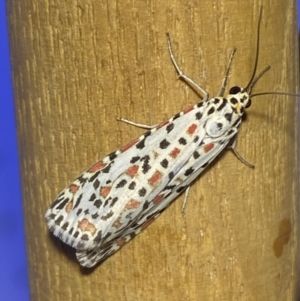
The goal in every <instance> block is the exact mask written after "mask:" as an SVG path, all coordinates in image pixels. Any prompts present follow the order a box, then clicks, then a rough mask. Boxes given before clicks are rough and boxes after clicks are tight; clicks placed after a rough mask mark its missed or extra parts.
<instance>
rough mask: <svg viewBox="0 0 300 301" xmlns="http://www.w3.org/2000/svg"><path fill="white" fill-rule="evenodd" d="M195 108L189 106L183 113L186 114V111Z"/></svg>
mask: <svg viewBox="0 0 300 301" xmlns="http://www.w3.org/2000/svg"><path fill="white" fill-rule="evenodd" d="M193 109H194V107H188V108H186V109H185V110H184V111H183V113H184V114H186V113H188V112H190V111H192V110H193Z"/></svg>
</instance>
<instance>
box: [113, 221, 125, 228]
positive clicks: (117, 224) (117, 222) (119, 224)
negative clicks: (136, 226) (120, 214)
mask: <svg viewBox="0 0 300 301" xmlns="http://www.w3.org/2000/svg"><path fill="white" fill-rule="evenodd" d="M122 225H123V224H122V223H121V222H120V221H119V220H116V221H115V222H114V227H115V228H120V227H121V226H122Z"/></svg>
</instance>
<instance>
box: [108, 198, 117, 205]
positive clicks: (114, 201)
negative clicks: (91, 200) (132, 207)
mask: <svg viewBox="0 0 300 301" xmlns="http://www.w3.org/2000/svg"><path fill="white" fill-rule="evenodd" d="M118 199H119V198H118V197H114V198H113V199H112V201H111V204H110V205H109V207H113V206H114V205H115V203H116V202H117V201H118Z"/></svg>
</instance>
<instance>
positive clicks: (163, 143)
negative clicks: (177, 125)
mask: <svg viewBox="0 0 300 301" xmlns="http://www.w3.org/2000/svg"><path fill="white" fill-rule="evenodd" d="M169 145H170V142H169V141H168V140H167V139H163V140H162V141H161V142H160V144H159V147H160V148H161V149H166V148H167V147H168V146H169Z"/></svg>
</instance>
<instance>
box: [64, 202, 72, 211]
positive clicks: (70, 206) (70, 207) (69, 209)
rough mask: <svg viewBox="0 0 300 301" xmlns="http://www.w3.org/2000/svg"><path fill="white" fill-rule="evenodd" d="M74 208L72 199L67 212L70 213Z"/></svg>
mask: <svg viewBox="0 0 300 301" xmlns="http://www.w3.org/2000/svg"><path fill="white" fill-rule="evenodd" d="M72 209H73V201H71V202H69V203H68V204H67V206H66V211H67V213H70V212H71V210H72Z"/></svg>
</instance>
